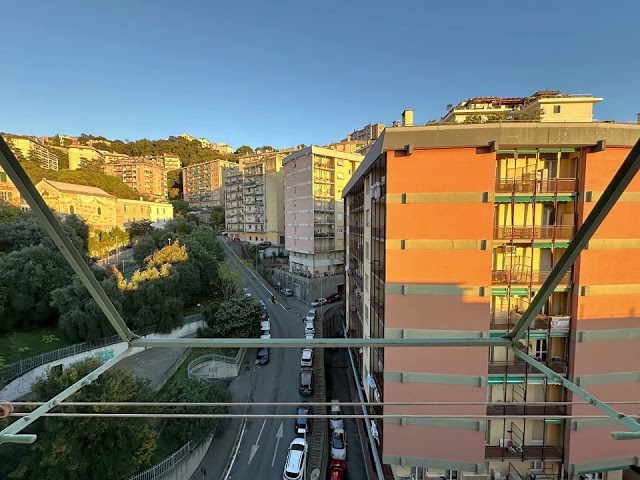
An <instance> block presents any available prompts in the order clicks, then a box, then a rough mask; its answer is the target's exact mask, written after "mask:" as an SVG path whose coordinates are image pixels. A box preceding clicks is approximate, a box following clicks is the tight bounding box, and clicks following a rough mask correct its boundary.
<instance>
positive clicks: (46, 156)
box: [4, 135, 58, 170]
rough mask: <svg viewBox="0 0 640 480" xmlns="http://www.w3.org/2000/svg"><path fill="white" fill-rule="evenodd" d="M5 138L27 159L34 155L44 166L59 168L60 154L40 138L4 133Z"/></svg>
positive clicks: (10, 145)
mask: <svg viewBox="0 0 640 480" xmlns="http://www.w3.org/2000/svg"><path fill="white" fill-rule="evenodd" d="M4 138H5V140H6V141H7V144H8V145H9V147H10V148H11V150H12V151H13V153H15V154H16V155H20V156H21V157H23V158H25V159H29V158H31V157H34V158H36V159H37V160H38V161H39V162H40V166H41V167H42V168H46V169H48V170H58V156H57V155H56V154H55V153H54V152H53V151H51V150H50V149H48V148H47V147H45V146H44V143H42V141H41V140H40V139H39V138H36V137H27V136H24V135H4Z"/></svg>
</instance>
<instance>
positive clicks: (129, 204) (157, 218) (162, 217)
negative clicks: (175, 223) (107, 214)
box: [116, 198, 173, 228]
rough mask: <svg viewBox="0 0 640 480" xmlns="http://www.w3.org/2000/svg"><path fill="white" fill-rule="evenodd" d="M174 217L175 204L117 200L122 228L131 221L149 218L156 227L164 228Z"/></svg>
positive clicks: (117, 218) (118, 221) (117, 217)
mask: <svg viewBox="0 0 640 480" xmlns="http://www.w3.org/2000/svg"><path fill="white" fill-rule="evenodd" d="M171 219H173V205H171V204H170V203H156V202H145V201H142V200H129V199H126V198H118V199H117V201H116V221H117V223H118V226H120V228H123V227H124V228H126V227H128V226H129V224H130V223H131V222H137V221H140V220H149V221H150V222H151V223H152V224H153V226H154V227H156V228H163V227H164V225H165V224H166V223H167V221H168V220H171Z"/></svg>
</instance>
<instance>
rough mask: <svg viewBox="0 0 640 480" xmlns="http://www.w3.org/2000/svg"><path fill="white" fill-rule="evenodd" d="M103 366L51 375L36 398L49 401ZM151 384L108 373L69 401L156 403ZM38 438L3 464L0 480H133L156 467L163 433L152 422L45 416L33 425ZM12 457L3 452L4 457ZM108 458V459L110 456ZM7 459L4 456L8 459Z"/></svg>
mask: <svg viewBox="0 0 640 480" xmlns="http://www.w3.org/2000/svg"><path fill="white" fill-rule="evenodd" d="M99 365H100V361H99V360H97V359H95V358H90V359H87V360H83V361H82V362H79V363H76V364H74V365H72V366H70V367H68V368H65V369H64V370H63V371H61V372H59V371H57V370H53V369H52V370H50V371H49V374H48V375H47V376H46V377H44V378H41V379H39V380H38V381H36V383H35V384H34V388H33V391H34V396H35V397H36V398H37V399H38V400H45V401H46V400H49V399H50V398H51V397H53V396H54V395H55V394H57V393H58V392H60V391H62V390H63V389H65V388H67V387H69V386H70V385H71V384H73V383H74V382H75V381H77V379H78V378H81V377H84V376H85V375H87V374H89V373H90V372H92V371H93V370H95V369H96V368H97V367H98V366H99ZM153 398H154V392H153V391H152V390H151V389H150V388H149V386H148V382H146V381H143V380H139V379H137V378H136V377H135V376H134V375H133V372H132V371H131V369H130V368H119V369H117V370H116V369H111V370H107V371H106V372H105V373H103V374H102V375H101V376H100V377H99V378H98V379H97V380H96V381H94V382H93V383H91V385H88V386H85V387H84V388H82V389H81V390H80V391H79V392H77V393H75V394H74V395H72V396H71V397H70V398H69V400H70V401H77V402H99V401H104V400H105V399H108V400H109V401H111V402H142V401H153ZM64 408H65V410H66V411H69V412H80V413H84V412H91V411H94V408H95V409H96V410H98V411H100V412H112V411H117V410H116V409H113V408H108V407H101V408H98V407H64ZM32 429H34V430H35V433H37V434H38V441H37V442H35V443H34V444H33V445H30V446H25V445H21V446H19V447H20V449H19V450H16V451H15V452H16V453H17V452H18V451H19V452H20V453H19V455H11V456H8V455H7V460H8V461H7V462H0V477H2V478H14V479H18V478H19V479H25V480H39V479H42V478H46V479H47V480H68V479H88V480H93V479H96V480H97V479H101V478H118V479H121V478H129V477H130V476H131V475H133V474H134V473H135V472H136V471H139V470H141V469H142V468H144V467H146V466H148V465H149V464H150V463H151V460H152V456H153V453H154V451H155V449H156V440H157V437H158V432H157V431H155V430H154V429H153V428H152V427H151V424H150V423H149V422H148V421H147V420H143V419H131V418H127V419H113V418H95V417H93V418H92V417H89V418H65V417H46V418H44V419H42V420H40V421H39V422H38V423H37V424H34V425H33V426H32ZM4 453H7V454H9V452H4V451H3V454H4ZM107 453H108V454H107ZM3 456H4V455H3Z"/></svg>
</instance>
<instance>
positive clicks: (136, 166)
mask: <svg viewBox="0 0 640 480" xmlns="http://www.w3.org/2000/svg"><path fill="white" fill-rule="evenodd" d="M104 173H106V174H107V175H113V176H114V177H118V178H120V179H121V180H122V182H123V183H125V184H126V185H127V186H129V187H130V188H133V189H134V190H137V191H138V192H140V193H141V194H143V195H147V196H149V197H152V198H154V199H157V200H164V199H166V198H167V171H166V170H165V169H164V167H163V166H161V165H157V164H156V163H154V162H151V161H147V160H142V159H132V160H130V161H127V162H122V161H119V162H113V163H107V164H105V166H104Z"/></svg>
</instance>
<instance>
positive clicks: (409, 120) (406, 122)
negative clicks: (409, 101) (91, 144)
mask: <svg viewBox="0 0 640 480" xmlns="http://www.w3.org/2000/svg"><path fill="white" fill-rule="evenodd" d="M402 126H403V127H413V110H405V111H404V112H402Z"/></svg>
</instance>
